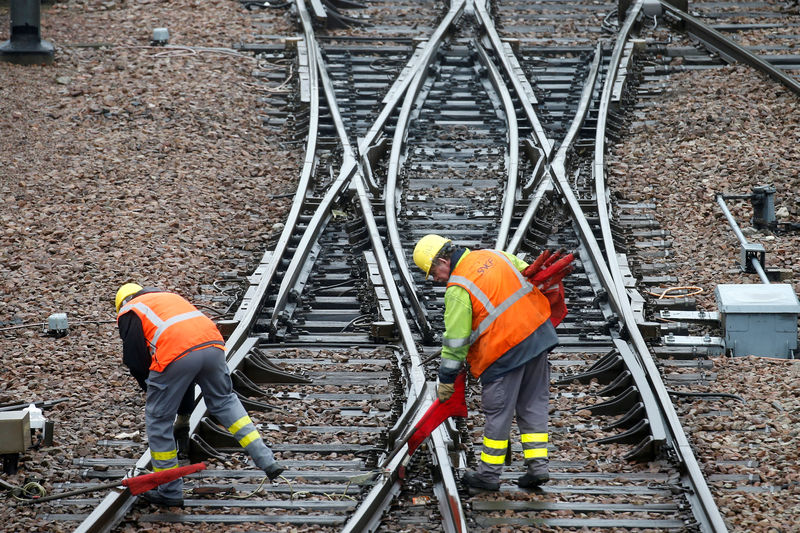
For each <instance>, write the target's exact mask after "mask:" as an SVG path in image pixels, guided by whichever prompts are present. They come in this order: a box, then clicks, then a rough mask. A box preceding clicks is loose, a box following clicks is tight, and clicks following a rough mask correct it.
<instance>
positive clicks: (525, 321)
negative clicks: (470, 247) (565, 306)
mask: <svg viewBox="0 0 800 533" xmlns="http://www.w3.org/2000/svg"><path fill="white" fill-rule="evenodd" d="M451 285H458V286H459V287H463V288H464V289H465V290H466V291H467V292H468V293H469V298H470V301H471V302H472V334H471V335H470V337H469V342H470V347H469V352H468V353H467V362H468V363H469V367H470V372H471V373H472V375H473V376H475V377H476V378H477V377H478V376H480V375H481V374H482V373H483V371H484V370H486V369H487V368H488V367H489V365H491V364H492V363H494V362H495V361H497V360H498V359H499V358H500V356H501V355H503V354H504V353H506V352H507V351H508V350H510V349H511V348H513V347H514V346H516V345H517V344H519V343H520V342H522V341H523V340H525V339H526V338H528V336H529V335H531V334H532V333H533V332H534V331H536V329H537V328H538V327H539V326H541V325H542V324H543V323H544V322H545V321H546V320H547V319H548V317H549V316H550V304H549V302H548V301H547V298H546V297H545V296H544V295H543V294H542V293H541V292H539V290H538V289H536V287H534V286H533V285H531V283H530V282H529V281H528V280H526V279H525V277H524V276H523V275H522V273H521V272H520V271H519V270H517V269H516V268H515V267H514V265H513V264H512V263H511V261H509V259H508V258H507V257H506V256H505V255H503V253H501V252H498V251H496V250H476V251H474V252H469V253H468V254H466V255H464V256H463V257H462V259H461V260H460V261H459V263H458V265H456V267H455V269H453V272H452V273H451V275H450V279H449V280H448V282H447V286H448V287H449V286H451Z"/></svg>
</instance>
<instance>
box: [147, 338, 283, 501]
mask: <svg viewBox="0 0 800 533" xmlns="http://www.w3.org/2000/svg"><path fill="white" fill-rule="evenodd" d="M192 382H195V383H197V384H198V385H199V386H200V388H201V389H202V391H203V398H204V399H205V401H206V405H207V407H208V411H209V412H210V413H211V415H212V416H213V417H214V418H215V419H216V420H217V421H219V422H220V423H221V424H223V425H224V426H225V427H227V428H228V429H229V431H230V432H231V434H233V435H234V437H235V438H236V439H237V440H238V441H239V443H240V444H242V446H243V447H244V448H245V449H246V450H247V452H248V453H249V454H250V456H251V457H252V458H253V461H254V462H255V463H256V466H258V467H259V468H261V469H264V468H267V467H269V466H271V465H272V464H273V463H274V462H275V458H274V457H273V455H272V450H270V449H269V448H268V447H267V446H266V445H265V444H264V441H263V440H262V439H261V436H260V435H259V434H258V430H256V428H255V426H254V425H253V422H252V420H250V417H249V416H248V415H247V411H245V409H244V407H243V406H242V403H241V402H240V401H239V398H238V397H237V396H236V394H235V393H234V392H233V384H232V383H231V378H230V375H229V374H228V368H227V366H226V364H225V352H223V351H222V350H221V349H220V348H217V347H216V346H212V347H208V348H203V349H200V350H195V351H194V352H191V353H189V354H187V355H186V356H185V357H182V358H180V359H177V360H175V361H173V362H172V363H170V364H169V365H168V366H167V367H166V368H165V369H164V371H163V372H156V371H154V370H151V371H150V375H149V377H148V378H147V403H146V405H145V422H146V424H147V440H148V444H149V445H150V455H151V459H152V461H153V466H154V467H156V468H162V469H163V468H171V467H172V465H173V464H174V465H176V466H177V452H176V451H175V449H176V446H175V439H174V437H173V435H172V424H173V422H174V421H175V415H176V414H177V412H178V406H179V405H180V402H181V399H182V398H183V394H184V392H185V391H186V389H187V388H188V387H189V386H191V384H192ZM173 453H174V454H175V458H174V459H173V458H170V457H169V456H170V455H172V454H173ZM173 461H174V463H173ZM158 492H159V494H161V495H162V496H164V497H167V498H182V497H183V480H182V479H181V478H179V479H177V480H175V481H170V482H169V483H166V484H164V485H161V486H160V487H159V488H158Z"/></svg>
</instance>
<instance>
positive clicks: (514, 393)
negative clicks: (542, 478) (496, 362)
mask: <svg viewBox="0 0 800 533" xmlns="http://www.w3.org/2000/svg"><path fill="white" fill-rule="evenodd" d="M549 403H550V362H549V361H548V359H547V354H546V353H542V354H540V355H538V356H536V357H534V358H533V359H531V360H530V361H528V362H527V363H525V364H524V365H521V366H519V367H517V368H515V369H513V370H511V371H510V372H508V373H507V374H504V375H502V376H501V377H499V378H497V379H495V380H492V381H490V382H489V383H484V384H483V391H482V393H481V404H482V405H481V407H482V409H483V412H484V415H485V416H486V425H485V427H484V429H483V446H482V452H481V459H480V460H479V461H478V469H477V472H476V474H477V476H478V477H479V478H480V479H483V480H484V481H487V482H496V481H498V480H499V478H500V474H501V473H502V472H503V464H504V462H505V456H506V453H508V450H510V444H509V441H508V438H509V433H510V431H511V423H512V421H513V418H514V414H516V415H517V426H518V427H519V432H520V436H521V438H522V449H523V453H524V455H525V464H526V467H527V471H528V472H529V473H531V474H542V473H545V472H547V471H548V461H547V442H548V434H547V422H548V414H549V413H548V410H549V408H550V406H549Z"/></svg>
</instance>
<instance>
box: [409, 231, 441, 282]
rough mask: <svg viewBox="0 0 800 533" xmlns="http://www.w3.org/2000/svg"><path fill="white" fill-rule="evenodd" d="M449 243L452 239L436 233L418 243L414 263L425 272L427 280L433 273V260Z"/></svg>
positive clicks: (415, 248) (426, 236)
mask: <svg viewBox="0 0 800 533" xmlns="http://www.w3.org/2000/svg"><path fill="white" fill-rule="evenodd" d="M448 242H450V239H445V238H444V237H442V236H440V235H436V234H434V233H431V234H428V235H425V236H424V237H423V238H421V239H420V240H419V242H417V245H416V246H415V247H414V263H416V264H417V266H418V267H419V268H420V269H422V271H423V272H425V279H428V276H429V275H430V273H431V265H432V264H433V258H434V257H436V254H438V253H439V250H441V249H442V246H444V245H445V244H447V243H448Z"/></svg>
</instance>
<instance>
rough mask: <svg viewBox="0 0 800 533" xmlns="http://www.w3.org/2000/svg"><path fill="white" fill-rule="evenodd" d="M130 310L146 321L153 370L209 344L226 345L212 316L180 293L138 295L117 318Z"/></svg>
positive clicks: (145, 335)
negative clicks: (207, 314) (179, 294)
mask: <svg viewBox="0 0 800 533" xmlns="http://www.w3.org/2000/svg"><path fill="white" fill-rule="evenodd" d="M128 311H133V312H134V313H136V314H137V315H138V317H139V318H140V319H141V321H142V330H143V331H144V338H145V340H147V345H148V346H149V347H150V356H151V357H152V361H151V363H150V370H155V371H156V372H162V371H163V370H164V369H165V368H166V367H167V365H169V364H170V363H171V362H172V361H175V360H176V359H180V358H181V357H183V356H184V355H186V354H187V353H189V352H192V351H194V350H198V349H200V348H205V347H207V346H212V345H217V346H219V347H220V348H222V349H225V341H224V340H223V339H222V335H221V334H220V332H219V330H218V329H217V326H216V325H215V324H214V323H213V322H212V321H211V319H209V318H208V317H207V316H205V315H204V314H203V313H201V312H200V311H198V310H197V308H196V307H195V306H193V305H192V304H190V303H189V302H188V301H186V299H184V298H183V297H181V296H178V295H177V294H173V293H170V292H151V293H147V294H142V295H141V296H137V297H136V298H134V299H133V300H131V301H129V302H128V303H127V304H125V305H124V306H122V308H121V309H120V310H119V313H118V314H117V321H119V317H120V316H122V315H124V314H125V313H127V312H128Z"/></svg>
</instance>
